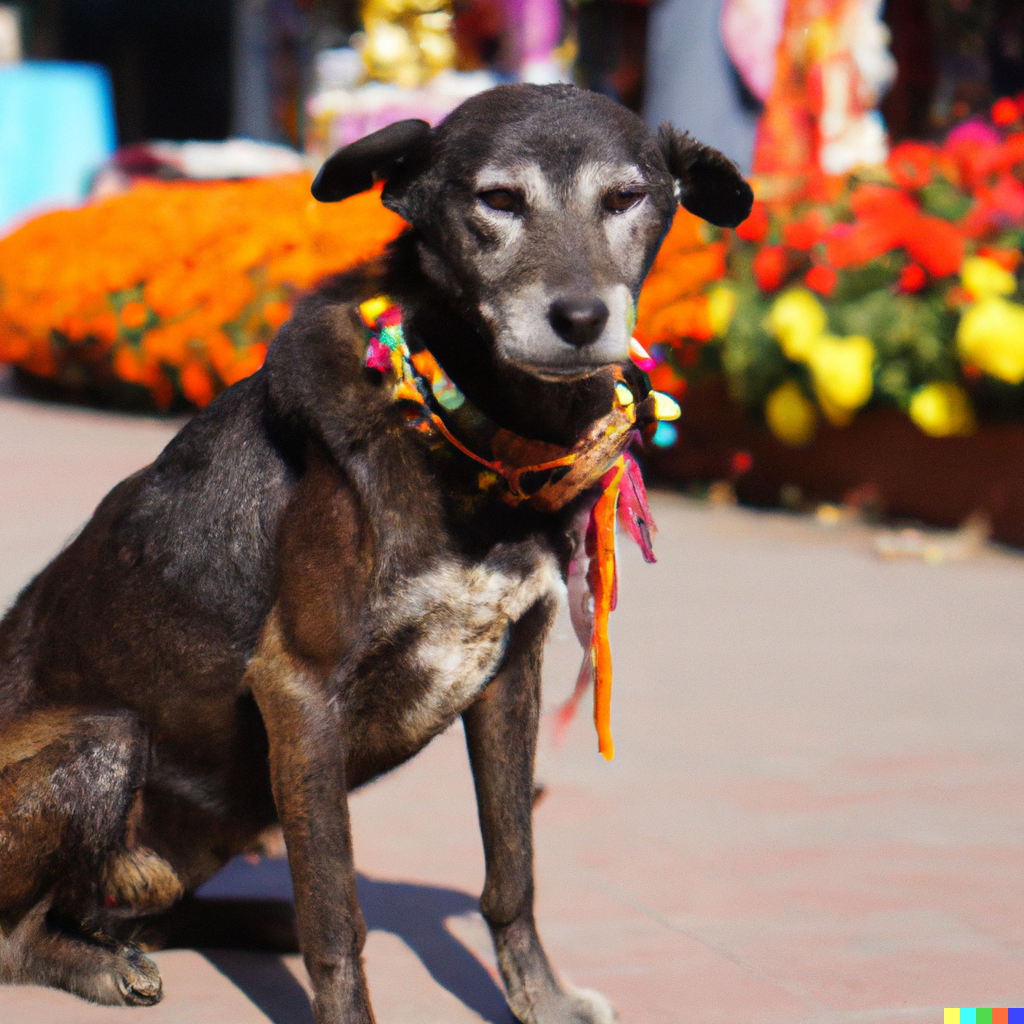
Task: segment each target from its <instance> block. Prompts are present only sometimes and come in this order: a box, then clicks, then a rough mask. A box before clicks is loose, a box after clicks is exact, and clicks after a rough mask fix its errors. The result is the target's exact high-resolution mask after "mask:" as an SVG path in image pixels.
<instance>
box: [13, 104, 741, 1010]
mask: <svg viewBox="0 0 1024 1024" xmlns="http://www.w3.org/2000/svg"><path fill="white" fill-rule="evenodd" d="M381 179H383V180H385V181H386V184H385V186H384V191H383V202H384V204H385V206H387V207H389V208H390V209H392V210H395V211H396V212H397V213H399V214H400V215H401V216H402V217H403V218H405V219H406V220H407V221H408V222H409V224H410V225H411V226H410V228H409V229H408V230H407V231H406V232H405V233H404V234H403V235H402V236H400V237H399V238H398V240H397V241H396V242H395V243H393V244H392V245H391V247H390V248H389V250H388V251H387V253H386V255H385V256H384V258H383V259H381V260H380V261H378V262H377V263H375V264H373V265H371V266H366V267H363V268H361V269H360V270H359V271H358V272H356V273H353V274H350V275H347V276H345V277H342V278H339V279H336V280H334V281H332V282H330V283H329V284H327V285H325V286H324V287H323V288H322V289H321V290H320V291H319V292H318V293H317V294H316V295H314V296H312V297H310V298H308V299H306V300H305V301H303V302H302V303H301V304H300V305H299V307H298V308H297V309H296V312H295V315H294V316H293V317H292V319H291V321H290V322H289V323H288V324H286V325H285V327H284V328H283V329H282V330H281V332H280V333H279V335H278V337H277V338H276V340H275V341H274V343H273V345H272V346H271V347H270V351H269V353H268V356H267V360H266V364H265V366H264V367H263V369H262V370H260V371H259V372H258V373H256V374H255V375H253V376H252V377H250V378H248V379H247V380H244V381H242V382H240V383H239V384H236V385H235V386H234V387H232V388H230V389H229V390H228V391H227V392H225V393H224V394H223V395H221V396H220V397H219V398H218V399H217V400H216V401H214V402H213V403H211V404H210V405H209V406H208V407H207V408H206V409H205V410H203V412H201V413H200V414H198V415H197V416H196V417H195V418H194V419H192V420H191V421H190V422H189V423H188V424H187V426H185V427H184V428H183V429H182V430H181V432H180V433H179V434H178V435H177V437H175V438H174V440H173V441H171V443H170V444H169V445H168V446H167V448H166V449H165V450H164V451H163V453H162V454H161V455H160V457H159V458H158V459H157V460H156V461H155V462H154V463H153V464H152V465H151V466H148V467H147V468H145V469H143V470H140V471H139V472H138V473H136V474H134V475H133V476H131V477H129V478H128V479H127V480H125V481H123V482H122V483H121V484H119V485H118V486H117V487H115V488H114V489H113V491H111V492H110V494H109V495H108V496H107V497H106V498H105V499H104V500H103V502H102V503H101V504H100V506H99V508H98V509H97V510H96V513H95V515H94V516H93V518H92V519H91V520H90V521H89V523H88V524H87V525H86V526H85V527H84V529H83V530H82V532H81V533H80V534H79V535H78V536H77V537H76V538H75V539H74V541H73V542H72V543H71V544H69V545H68V547H67V548H66V549H65V550H64V551H63V552H62V553H61V554H60V555H59V556H58V557H57V558H56V559H55V560H54V562H53V563H52V564H51V565H50V566H49V567H47V568H46V569H45V570H43V572H42V573H41V574H40V575H39V576H38V577H36V579H35V580H33V581H32V582H31V583H30V584H29V585H28V587H27V588H26V589H25V591H24V592H23V593H22V594H21V596H20V597H19V599H18V601H17V603H16V604H15V606H14V607H13V608H12V609H11V611H10V612H9V613H8V614H7V616H6V618H5V619H4V620H3V623H2V625H0V981H6V982H11V983H32V984H42V985H51V986H56V987H59V988H64V989H67V990H68V991H71V992H74V993H77V994H78V995H80V996H84V997H85V998H86V999H91V1000H94V1001H96V1002H101V1003H111V1004H145V1003H153V1002H155V1001H156V1000H158V999H159V997H160V991H161V989H160V978H159V975H158V973H157V970H156V967H155V965H154V964H153V962H152V961H151V960H149V959H148V958H146V957H145V956H144V955H143V954H142V953H141V952H140V949H139V947H138V945H137V944H135V940H134V938H133V937H134V936H137V932H135V931H133V927H135V924H134V922H137V921H138V920H150V921H151V920H153V919H154V915H159V914H160V913H162V912H167V911H169V908H171V907H172V905H174V904H175V903H176V902H177V901H178V900H179V898H180V897H181V896H182V895H183V894H187V893H190V892H191V891H192V890H194V889H195V888H196V887H197V886H198V885H200V884H201V883H202V882H204V881H205V880H206V879H208V878H209V877H210V876H211V875H213V874H214V873H215V872H216V871H217V870H218V869H219V868H220V867H221V866H222V865H223V864H224V863H225V862H226V861H227V860H228V859H229V858H230V857H232V856H234V855H235V854H237V853H239V852H240V851H244V850H247V849H250V848H251V847H252V845H253V843H254V842H255V841H256V839H257V837H258V836H259V834H260V833H261V831H263V830H265V829H266V828H268V827H269V826H271V825H273V824H274V823H275V822H276V821H280V824H281V826H282V827H283V830H284V836H285V839H286V842H287V847H288V858H289V863H290V867H291V872H292V877H293V881H294V887H295V903H296V915H297V924H298V935H299V941H300V945H301V949H302V952H303V954H304V957H305V962H306V966H307V967H308V970H309V975H310V978H311V980H312V984H313V990H314V1010H315V1015H316V1020H317V1021H318V1022H319V1024H341V1022H345V1024H356V1022H361V1024H366V1022H369V1021H372V1019H373V1014H372V1011H371V1009H370V1003H369V997H368V995H367V990H366V983H365V979H364V976H363V971H362V966H361V958H360V951H361V949H362V944H363V939H364V932H365V928H364V925H363V921H362V917H361V915H360V911H359V907H358V904H357V901H356V889H355V874H354V868H353V863H352V845H351V840H350V835H349V818H348V809H347V797H346V794H347V793H348V791H350V790H352V789H355V788H356V787H358V786H361V785H362V784H364V783H365V782H368V781H369V780H371V779H373V778H376V777H377V776H379V775H381V774H382V773H384V772H387V771H389V770H390V769H392V768H394V767H395V766H396V765H399V764H401V763H402V762H403V761H405V760H407V759H408V758H410V757H411V756H412V755H413V754H415V753H416V752H417V751H419V750H420V749H421V748H422V747H423V746H424V745H425V744H427V743H428V742H429V741H430V740H431V739H432V738H433V737H434V736H436V735H438V734H439V733H440V732H442V731H443V730H444V729H446V728H447V727H448V726H449V725H450V724H451V723H452V722H453V720H454V719H455V718H456V717H457V716H459V715H461V716H462V719H463V722H464V724H465V732H466V738H467V743H468V747H469V755H470V760H471V762H472V768H473V774H474V779H475V782H476V792H477V798H478V802H479V814H480V824H481V830H482V833H483V841H484V846H485V850H486V865H487V872H486V884H485V887H484V893H483V897H482V900H481V909H482V911H483V914H484V916H485V917H486V919H487V921H488V922H489V924H490V927H491V929H492V932H493V936H494V942H495V946H496V948H497V954H498V959H499V962H500V965H501V971H502V974H503V976H504V979H505V984H506V987H507V991H508V1000H509V1005H510V1006H511V1008H512V1011H513V1012H514V1013H515V1015H516V1016H517V1017H518V1018H519V1019H520V1020H521V1021H524V1022H536V1024H569V1022H575V1024H598V1022H606V1021H611V1020H614V1014H613V1012H612V1010H611V1008H610V1007H609V1006H608V1004H607V1002H606V1001H605V1000H604V999H602V998H601V997H600V996H598V995H596V994H594V993H581V992H575V991H572V990H569V989H566V988H563V987H562V986H561V985H560V984H559V982H558V981H557V980H556V978H555V975H554V972H553V971H552V968H551V966H550V965H549V963H548V960H547V958H546V956H545V954H544V951H543V949H542V947H541V944H540V941H539V939H538V937H537V932H536V928H535V925H534V916H533V864H532V860H533V852H532V833H531V803H532V792H533V763H534V751H535V746H536V737H537V723H538V708H539V701H540V693H539V688H540V664H541V653H542V646H543V641H544V637H545V634H546V631H547V629H548V626H549V624H550V622H551V619H552V615H553V613H554V609H555V606H556V602H557V599H558V595H559V593H560V592H561V590H562V587H563V580H564V578H565V575H566V573H567V569H568V565H569V563H570V559H571V558H572V556H573V551H574V546H575V545H577V544H578V543H579V537H578V530H577V528H576V527H575V526H574V524H575V523H577V522H578V521H579V511H580V508H581V507H586V505H587V502H591V503H592V502H593V500H594V494H593V493H592V491H590V492H586V493H583V494H581V495H580V496H579V497H578V498H576V499H574V500H573V501H571V502H569V503H568V504H567V505H565V506H564V507H562V508H560V509H558V510H556V511H538V510H537V509H536V508H535V507H533V506H532V505H531V504H530V503H521V504H518V505H515V504H511V503H509V502H508V501H505V500H502V495H501V494H500V493H498V492H500V490H501V489H500V488H496V489H494V491H493V492H490V493H489V496H488V495H485V496H484V497H483V498H480V499H479V500H474V501H472V502H468V503H467V502H466V501H465V500H463V499H464V497H465V493H466V484H467V480H475V479H476V478H477V477H478V475H479V469H480V467H479V466H478V465H476V464H475V463H473V462H471V461H470V460H468V459H466V458H464V457H463V456H462V455H460V454H458V453H453V452H451V451H449V452H446V453H444V456H443V457H438V456H437V454H436V451H435V450H434V449H432V448H431V446H430V441H429V437H428V436H427V435H426V434H425V433H424V432H423V431H419V430H414V429H410V427H409V425H408V424H407V421H406V416H405V415H404V414H403V412H402V410H401V408H400V404H399V403H396V402H395V401H394V399H393V394H394V387H393V385H394V380H393V379H391V376H392V375H391V374H389V373H385V372H380V371H378V370H370V369H367V366H366V362H365V353H366V346H367V334H366V328H365V327H364V323H363V321H362V319H361V318H360V315H359V311H358V306H359V304H360V303H362V302H364V301H365V300H367V299H370V298H371V297H374V296H377V295H381V294H386V295H388V296H391V297H392V299H393V300H394V301H395V302H397V303H398V304H399V305H400V307H401V311H402V317H403V325H404V331H405V338H406V341H407V343H408V345H409V347H410V348H411V349H412V350H413V351H422V350H424V349H426V350H429V352H431V353H432V354H433V356H434V357H435V358H436V360H437V361H438V362H439V363H440V365H441V366H442V367H443V369H444V371H446V373H447V374H448V376H449V377H450V378H451V379H452V380H453V381H454V382H455V384H457V386H458V388H459V389H461V392H462V393H463V394H464V395H465V396H466V398H467V399H468V400H469V401H470V402H471V403H473V404H474V405H475V406H476V407H477V409H479V410H480V411H481V413H482V414H484V415H485V416H486V417H488V418H489V420H490V421H493V422H494V423H496V424H498V425H500V426H501V427H503V428H505V429H506V430H508V431H511V432H514V433H516V434H518V435H522V436H523V437H525V438H530V439H534V440H537V441H542V442H546V443H548V444H549V445H552V446H572V445H573V444H575V443H576V442H577V441H578V439H579V438H581V437H583V436H584V435H585V434H586V432H587V430H588V428H589V427H590V426H591V424H593V423H594V422H595V421H597V420H599V419H600V418H601V417H602V416H604V415H605V413H606V412H607V411H608V409H609V408H610V406H611V404H612V402H613V399H614V395H615V393H616V392H615V386H616V381H618V383H619V386H620V387H621V386H622V381H623V379H624V380H625V382H626V384H627V385H628V387H629V388H630V390H631V392H632V393H633V395H634V396H635V398H636V401H637V404H638V407H639V406H640V404H641V403H642V400H643V399H644V398H645V396H646V395H647V392H648V384H647V381H646V378H644V376H643V375H642V374H641V373H640V372H639V371H638V370H636V369H635V368H634V367H632V365H631V364H629V361H628V352H629V340H630V330H631V324H632V318H633V316H634V311H635V302H636V298H637V295H638V294H639V290H640V286H641V283H642V282H643V279H644V276H645V275H646V273H647V271H648V269H649V268H650V265H651V262H652V260H653V259H654V256H655V253H656V252H657V250H658V246H659V245H660V243H661V240H662V238H663V237H664V235H665V232H666V230H667V229H668V226H669V224H670V222H671V220H672V216H673V213H674V211H675V209H676V206H677V204H678V202H680V201H681V202H682V203H683V205H684V206H686V207H687V208H688V209H690V210H692V211H694V212H695V213H697V214H699V215H700V216H702V217H705V218H707V219H708V220H710V221H713V222H714V223H716V224H721V225H729V226H731V225H735V224H737V223H738V222H740V221H742V220H743V219H744V218H745V217H746V215H747V213H748V212H749V209H750V204H751V193H750V189H749V187H748V186H747V185H746V184H745V183H744V182H743V180H742V178H741V177H740V175H739V173H738V171H737V170H736V168H735V167H734V166H733V165H732V164H731V163H730V162H729V161H728V160H726V159H725V158H724V157H723V156H721V154H719V153H717V152H715V151H714V150H711V149H708V148H706V147H704V146H701V145H699V144H697V143H695V142H693V141H692V140H690V139H689V138H688V137H687V136H685V135H683V134H682V133H679V132H676V131H675V130H673V129H671V128H669V127H668V126H665V127H663V128H662V130H661V132H660V133H659V134H658V135H657V136H656V135H654V134H652V133H651V132H650V131H649V129H648V128H647V127H646V126H645V125H644V124H643V122H641V121H640V120H639V119H638V118H637V117H635V116H634V115H633V114H631V113H629V112H628V111H627V110H625V109H624V108H622V107H620V106H618V105H616V104H615V103H613V102H612V101H611V100H607V99H605V98H603V97H600V96H597V95H595V94H593V93H588V92H585V91H582V90H578V89H575V88H572V87H569V86H546V87H537V86H505V87H500V88H498V89H495V90H492V91H491V92H488V93H484V94H481V95H480V96H478V97H476V98H474V99H471V100H469V101H467V102H466V103H464V104H463V105H462V106H461V107H459V108H458V109H457V110H456V111H455V112H454V113H452V114H451V115H450V116H449V117H448V118H447V119H446V120H445V121H444V122H443V123H442V124H441V125H440V126H438V127H437V128H435V129H430V128H429V127H428V126H427V125H426V124H425V123H423V122H417V121H407V122H401V123H399V124H397V125H393V126H391V127H390V128H386V129H384V130H382V131H381V132H378V133H376V134H375V135H372V136H369V137H368V138H366V139H363V140H361V141H360V142H358V143H355V144H354V145H352V146H349V147H347V148H346V149H343V150H341V151H340V152H339V153H337V154H335V156H334V157H332V158H331V159H330V160H329V161H328V162H327V163H326V164H325V165H324V168H323V169H322V171H321V173H320V175H319V177H318V179H317V181H316V182H315V184H314V195H315V196H316V197H317V198H318V199H322V200H325V201H332V200H337V199H341V198H344V197H345V196H348V195H351V194H354V193H356V192H358V191H361V190H363V189H366V188H369V187H370V186H371V185H372V184H373V182H374V181H378V180H381ZM616 366H617V367H619V371H618V373H617V374H616V373H615V372H613V368H614V367H616ZM172 913H173V912H172Z"/></svg>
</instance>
